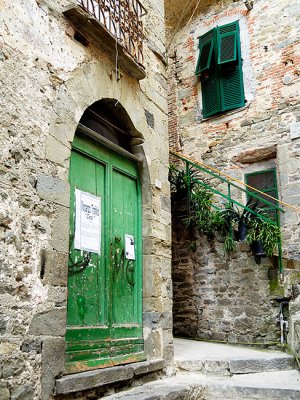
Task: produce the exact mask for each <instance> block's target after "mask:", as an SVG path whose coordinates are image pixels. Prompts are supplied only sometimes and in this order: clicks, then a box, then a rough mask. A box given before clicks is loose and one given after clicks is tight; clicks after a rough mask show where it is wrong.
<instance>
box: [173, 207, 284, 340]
mask: <svg viewBox="0 0 300 400" xmlns="http://www.w3.org/2000/svg"><path fill="white" fill-rule="evenodd" d="M172 212H173V213H172V224H173V242H172V255H173V268H172V277H173V296H174V306H173V319H174V335H175V336H183V337H192V338H193V337H194V338H200V339H205V340H216V341H226V342H231V343H273V342H277V343H278V342H279V341H280V329H279V324H278V315H279V302H278V301H277V300H276V299H278V288H277V286H276V285H275V286H274V285H273V284H274V281H275V282H276V281H277V270H276V267H275V268H274V267H273V265H272V263H271V262H270V260H269V259H268V258H263V259H262V260H261V264H260V265H258V264H257V263H256V262H255V259H254V256H253V255H252V252H251V251H250V247H249V246H248V245H247V244H246V243H239V242H236V250H235V251H234V252H233V253H231V254H228V255H225V254H224V251H223V244H224V243H222V242H221V241H218V240H217V239H209V238H208V237H207V236H206V235H204V234H202V235H200V234H199V233H197V232H196V230H194V229H187V228H186V227H185V226H184V225H183V223H182V215H183V214H182V212H183V211H182V205H181V204H180V202H178V201H173V202H172Z"/></svg>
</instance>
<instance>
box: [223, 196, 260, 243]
mask: <svg viewBox="0 0 300 400" xmlns="http://www.w3.org/2000/svg"><path fill="white" fill-rule="evenodd" d="M252 201H253V200H252V199H250V200H249V201H248V202H247V204H246V207H247V208H248V209H246V208H244V209H243V210H242V211H241V210H239V209H238V208H237V207H236V206H233V204H232V203H228V204H227V205H226V206H225V208H223V209H222V210H220V211H219V213H220V216H221V217H222V219H223V225H224V228H225V230H226V231H229V230H232V231H233V235H234V238H235V239H236V240H237V241H240V242H244V241H245V240H246V237H247V227H248V224H249V222H250V221H251V220H252V219H253V218H254V217H255V214H253V213H252V212H251V211H249V209H250V210H252V211H255V209H256V207H257V205H258V200H256V201H255V202H254V203H253V204H251V203H252Z"/></svg>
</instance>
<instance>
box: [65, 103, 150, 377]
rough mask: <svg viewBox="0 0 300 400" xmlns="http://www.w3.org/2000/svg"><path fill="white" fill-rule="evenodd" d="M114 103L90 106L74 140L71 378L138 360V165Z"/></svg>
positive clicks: (69, 326) (69, 329)
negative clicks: (85, 372) (82, 372)
mask: <svg viewBox="0 0 300 400" xmlns="http://www.w3.org/2000/svg"><path fill="white" fill-rule="evenodd" d="M114 103H115V101H114ZM114 103H112V101H111V100H108V101H107V100H106V101H104V100H102V101H99V102H96V103H94V104H93V105H92V106H91V107H89V108H88V109H87V110H86V111H85V113H84V114H83V116H82V118H81V120H80V122H79V125H78V127H77V131H76V135H75V138H74V140H73V143H72V153H71V160H70V173H69V182H70V187H71V199H70V257H69V265H68V269H69V276H68V313H67V333H66V342H67V362H66V372H69V373H74V372H78V371H84V370H89V369H93V368H101V367H107V366H112V365H117V364H123V363H128V362H134V361H140V360H142V359H144V354H143V331H142V233H141V230H142V223H141V220H142V217H141V189H140V179H139V169H138V165H137V163H138V160H137V158H136V157H135V156H134V155H133V154H132V153H131V152H130V149H131V147H130V142H131V140H132V137H131V136H130V135H129V134H128V133H127V132H128V131H129V130H130V126H129V125H128V121H126V118H123V117H124V115H122V112H120V108H119V110H118V108H117V107H114V106H115V104H114ZM123 110H124V109H123ZM118 111H119V112H118Z"/></svg>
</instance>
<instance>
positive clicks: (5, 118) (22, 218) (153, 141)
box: [0, 0, 172, 400]
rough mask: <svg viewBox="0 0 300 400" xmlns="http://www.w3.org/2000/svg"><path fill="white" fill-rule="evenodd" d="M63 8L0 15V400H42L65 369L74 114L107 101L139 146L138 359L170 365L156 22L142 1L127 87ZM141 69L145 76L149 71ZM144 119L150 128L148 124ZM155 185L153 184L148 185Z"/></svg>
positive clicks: (22, 5) (26, 8)
mask: <svg viewBox="0 0 300 400" xmlns="http://www.w3.org/2000/svg"><path fill="white" fill-rule="evenodd" d="M70 3H72V1H67V0H63V1H56V0H53V1H51V0H45V1H44V0H42V1H34V0H26V1H25V0H20V1H18V2H11V1H8V0H7V1H2V2H1V5H0V17H1V18H0V19H1V30H0V31H1V33H0V64H1V65H0V81H1V88H0V91H1V96H0V103H1V110H2V113H1V123H0V127H1V135H0V141H1V142H0V143H1V144H0V146H1V162H0V174H1V182H0V188H1V202H0V240H1V242H0V243H1V249H0V274H1V275H0V277H1V288H0V297H1V298H0V305H1V311H0V333H1V335H2V340H1V355H2V359H1V366H0V378H1V381H0V397H1V399H4V400H5V399H15V400H16V399H22V400H27V399H28V400H30V399H48V398H49V396H50V395H51V393H52V391H53V388H54V378H55V376H57V375H59V374H61V373H62V372H63V369H64V351H65V350H64V347H65V342H64V334H65V328H66V302H67V288H66V285H67V259H68V234H69V185H68V167H69V157H70V145H71V142H72V140H73V137H74V134H75V130H76V126H77V123H78V121H79V120H80V118H81V116H82V114H83V112H84V110H85V109H86V108H87V107H88V106H90V105H91V104H92V103H93V102H95V101H97V100H100V99H102V98H114V99H116V100H118V101H119V102H120V103H121V104H122V106H123V107H124V108H125V109H126V111H127V113H128V114H129V116H130V118H131V120H132V122H133V124H134V126H135V128H136V130H137V131H138V132H139V133H140V134H142V135H143V136H144V139H145V142H144V145H142V146H139V147H136V148H135V149H134V151H135V153H136V154H138V155H140V157H141V158H142V159H143V162H144V167H143V169H142V183H143V221H144V225H143V226H144V231H143V236H144V277H145V285H144V306H143V307H144V319H145V324H144V326H145V328H144V337H145V350H146V354H147V356H148V358H160V357H164V358H165V359H167V360H169V361H170V360H171V359H172V333H171V331H172V314H171V266H170V201H169V186H168V182H167V173H168V168H167V166H168V136H167V129H166V124H167V122H166V106H167V99H166V74H165V65H164V63H163V60H162V56H161V53H162V52H163V50H164V15H163V3H162V1H161V0H149V1H145V2H144V5H145V7H146V8H147V10H148V15H147V17H146V19H145V35H146V39H145V66H146V70H147V78H146V79H145V80H144V81H142V82H137V81H136V80H135V79H134V78H132V77H130V76H128V75H127V74H126V73H124V74H123V77H122V79H121V80H120V81H119V82H118V83H117V82H116V81H115V80H114V74H113V69H114V63H113V62H112V61H111V60H110V59H109V58H108V57H107V55H106V54H104V53H103V52H102V51H101V50H100V49H98V48H95V47H93V46H92V45H88V47H84V46H83V45H82V44H80V43H79V42H77V41H76V40H75V39H74V29H73V27H72V26H71V25H70V23H69V22H68V21H67V20H66V19H65V18H64V17H63V16H62V10H63V9H64V8H65V7H66V6H68V5H69V4H70ZM150 67H151V68H150ZM145 110H147V112H148V113H150V114H152V116H153V120H154V123H153V121H152V123H151V126H150V125H148V124H147V119H146V115H145ZM157 180H159V182H158V181H157Z"/></svg>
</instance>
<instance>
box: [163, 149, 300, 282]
mask: <svg viewBox="0 0 300 400" xmlns="http://www.w3.org/2000/svg"><path fill="white" fill-rule="evenodd" d="M170 154H171V155H172V156H173V157H175V160H176V161H175V162H176V165H177V164H178V161H179V160H180V161H181V162H183V163H184V165H185V171H186V175H187V178H188V182H187V184H188V198H190V186H191V183H192V182H196V183H197V184H199V185H200V186H202V187H204V188H206V189H207V190H209V191H211V192H213V193H214V194H215V195H217V196H218V197H219V199H223V200H226V202H228V203H230V204H232V205H235V206H236V207H238V208H241V209H244V210H247V211H248V212H249V213H251V214H253V215H255V216H256V217H258V218H261V219H263V220H265V221H268V222H270V223H271V224H274V225H277V226H278V227H279V228H280V213H282V212H284V210H283V209H282V208H281V207H279V205H278V204H281V205H283V206H288V207H290V208H291V209H293V210H294V211H298V212H299V209H297V208H296V207H293V206H290V205H288V204H286V203H284V202H282V201H280V200H278V199H274V198H273V197H272V196H269V195H268V194H266V193H263V192H261V191H259V190H257V189H255V188H254V187H251V186H249V185H247V184H245V183H243V182H241V181H239V180H238V179H235V178H233V177H230V176H229V175H227V174H224V173H222V172H221V171H218V170H216V169H215V168H212V167H209V166H207V165H205V164H203V163H201V162H198V161H195V160H193V159H191V158H189V157H187V156H185V155H182V154H181V153H178V152H176V151H170ZM192 171H198V172H199V173H202V177H201V179H199V178H198V177H192V176H191V172H192ZM205 175H206V178H205ZM202 178H204V180H203V179H202ZM207 180H208V181H210V180H215V183H216V185H215V186H214V187H212V186H211V185H209V184H208V183H207V182H206V181H207ZM220 184H222V185H224V184H225V185H226V188H227V193H224V192H222V191H220V190H219V187H218V186H219V185H220ZM233 191H235V192H236V193H235V195H234V194H233ZM243 193H244V196H245V195H246V196H248V197H250V198H253V199H254V200H258V201H259V203H260V204H263V205H264V207H265V208H266V209H269V210H273V211H274V213H275V215H274V218H272V219H271V218H270V217H268V216H267V214H264V215H263V214H259V213H257V212H255V211H254V210H252V209H251V208H249V207H247V205H244V204H242V203H241V201H240V200H239V199H237V198H234V197H236V195H238V198H240V197H241V194H243ZM272 200H273V201H274V200H275V202H276V204H274V203H272V202H271V201H272ZM218 204H219V203H218ZM212 206H213V208H215V209H217V210H219V209H220V208H219V205H216V204H213V205H212ZM277 251H278V265H279V272H280V275H281V278H282V274H283V257H282V243H281V239H279V240H278V243H277Z"/></svg>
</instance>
